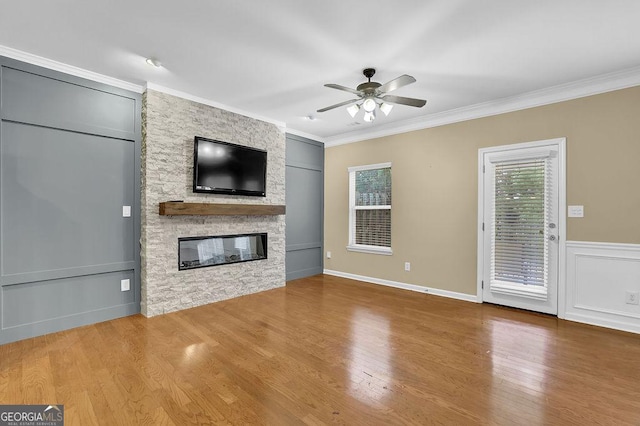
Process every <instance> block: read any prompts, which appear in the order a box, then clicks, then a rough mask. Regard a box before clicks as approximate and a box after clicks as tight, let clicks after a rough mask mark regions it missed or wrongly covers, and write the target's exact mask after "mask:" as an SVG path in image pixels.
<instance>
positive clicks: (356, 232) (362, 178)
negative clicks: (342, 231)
mask: <svg viewBox="0 0 640 426" xmlns="http://www.w3.org/2000/svg"><path fill="white" fill-rule="evenodd" d="M349 199H350V203H349V204H350V214H349V218H350V220H349V222H350V223H349V246H347V248H348V249H350V250H356V251H365V252H372V253H383V254H391V250H390V249H391V164H390V163H384V164H374V165H370V166H360V167H353V168H350V169H349Z"/></svg>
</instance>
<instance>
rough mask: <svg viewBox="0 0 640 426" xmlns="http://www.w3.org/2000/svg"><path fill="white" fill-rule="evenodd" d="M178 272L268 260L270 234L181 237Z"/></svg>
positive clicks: (179, 241) (179, 240) (179, 239)
mask: <svg viewBox="0 0 640 426" xmlns="http://www.w3.org/2000/svg"><path fill="white" fill-rule="evenodd" d="M178 252H179V253H178V269H179V270H185V269H195V268H203V267H205V266H217V265H225V264H228V263H238V262H250V261H252V260H261V259H266V258H267V234H266V233H262V234H241V235H220V236H214V237H188V238H178Z"/></svg>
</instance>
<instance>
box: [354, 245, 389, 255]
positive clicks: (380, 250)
mask: <svg viewBox="0 0 640 426" xmlns="http://www.w3.org/2000/svg"><path fill="white" fill-rule="evenodd" d="M347 250H349V251H357V252H360V253H368V254H382V255H385V256H391V255H392V254H393V251H392V250H391V247H378V246H365V245H357V244H354V245H348V246H347Z"/></svg>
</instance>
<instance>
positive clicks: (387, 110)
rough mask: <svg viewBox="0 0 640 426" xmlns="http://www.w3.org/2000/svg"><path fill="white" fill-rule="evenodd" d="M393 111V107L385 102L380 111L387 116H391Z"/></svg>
mask: <svg viewBox="0 0 640 426" xmlns="http://www.w3.org/2000/svg"><path fill="white" fill-rule="evenodd" d="M392 109H393V105H391V104H388V103H386V102H383V103H381V104H380V111H382V112H383V113H384V115H385V116H387V115H389V113H390V112H391V110H392Z"/></svg>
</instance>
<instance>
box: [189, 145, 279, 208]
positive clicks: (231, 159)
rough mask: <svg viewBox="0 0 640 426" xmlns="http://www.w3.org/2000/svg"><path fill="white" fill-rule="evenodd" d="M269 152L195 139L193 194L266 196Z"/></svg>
mask: <svg viewBox="0 0 640 426" xmlns="http://www.w3.org/2000/svg"><path fill="white" fill-rule="evenodd" d="M266 182H267V152H266V151H263V150H261V149H256V148H249V147H247V146H241V145H235V144H232V143H229V142H222V141H218V140H214V139H207V138H203V137H201V136H196V137H195V139H194V152H193V192H206V193H211V194H231V195H251V196H256V197H265V196H266Z"/></svg>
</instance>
